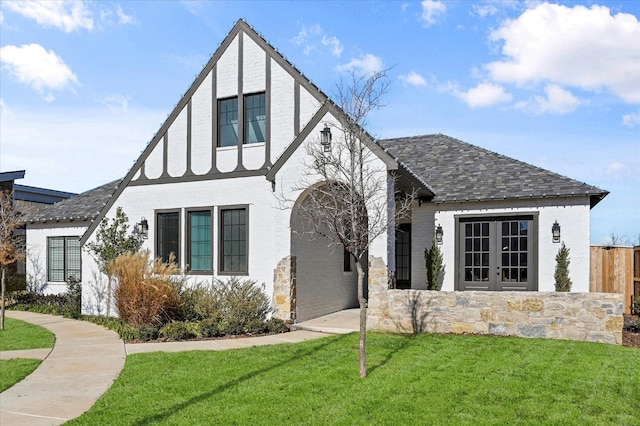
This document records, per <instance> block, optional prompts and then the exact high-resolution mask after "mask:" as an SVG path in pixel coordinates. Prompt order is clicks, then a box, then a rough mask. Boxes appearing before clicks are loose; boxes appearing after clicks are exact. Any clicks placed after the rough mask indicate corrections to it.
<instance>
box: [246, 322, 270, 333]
mask: <svg viewBox="0 0 640 426" xmlns="http://www.w3.org/2000/svg"><path fill="white" fill-rule="evenodd" d="M245 332H247V333H248V334H263V333H266V332H267V324H265V322H264V321H263V320H261V319H258V318H256V319H253V320H251V321H249V322H248V323H247V324H246V325H245Z"/></svg>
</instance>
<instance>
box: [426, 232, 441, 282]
mask: <svg viewBox="0 0 640 426" xmlns="http://www.w3.org/2000/svg"><path fill="white" fill-rule="evenodd" d="M424 263H425V266H426V267H427V290H436V291H440V288H442V274H443V273H444V266H443V265H442V251H441V250H440V247H439V246H438V244H437V243H436V240H435V238H434V239H433V242H432V243H431V248H430V249H428V248H427V249H424Z"/></svg>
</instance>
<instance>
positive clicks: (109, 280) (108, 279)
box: [107, 275, 111, 317]
mask: <svg viewBox="0 0 640 426" xmlns="http://www.w3.org/2000/svg"><path fill="white" fill-rule="evenodd" d="M110 316H111V275H107V317H110Z"/></svg>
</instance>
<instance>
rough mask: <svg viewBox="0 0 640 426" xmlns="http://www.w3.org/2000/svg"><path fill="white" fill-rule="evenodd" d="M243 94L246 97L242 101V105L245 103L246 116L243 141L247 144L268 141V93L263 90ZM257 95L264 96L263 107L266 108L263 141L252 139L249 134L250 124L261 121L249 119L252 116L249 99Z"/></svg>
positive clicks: (244, 115)
mask: <svg viewBox="0 0 640 426" xmlns="http://www.w3.org/2000/svg"><path fill="white" fill-rule="evenodd" d="M243 96H244V99H243V100H244V102H243V103H242V105H243V108H244V114H243V117H244V123H243V126H244V134H243V136H244V140H243V141H242V143H243V144H246V145H251V144H257V143H265V142H266V141H267V135H266V132H267V94H266V92H264V91H262V92H255V93H248V94H245V95H243ZM255 96H262V100H263V105H262V109H263V110H264V134H263V137H264V140H261V141H250V140H249V135H250V134H251V133H250V132H249V124H250V123H252V122H253V121H256V122H257V121H259V120H250V119H249V118H250V114H249V108H250V107H249V102H248V100H249V98H251V97H255Z"/></svg>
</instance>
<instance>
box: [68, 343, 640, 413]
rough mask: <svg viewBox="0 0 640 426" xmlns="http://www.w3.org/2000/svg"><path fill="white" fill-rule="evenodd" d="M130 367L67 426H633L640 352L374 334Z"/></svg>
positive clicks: (150, 359)
mask: <svg viewBox="0 0 640 426" xmlns="http://www.w3.org/2000/svg"><path fill="white" fill-rule="evenodd" d="M357 342H358V336H357V334H355V333H354V334H350V335H346V336H334V337H328V338H325V339H320V340H314V341H309V342H304V343H300V344H295V345H279V346H263V347H255V348H249V349H242V350H231V351H222V352H213V351H212V352H206V351H194V352H181V353H162V352H158V353H151V354H140V355H133V356H129V357H127V362H126V365H125V368H124V370H123V372H122V373H121V375H120V377H119V378H118V379H117V380H116V381H115V383H114V384H113V386H112V387H111V389H110V390H109V391H108V392H107V393H106V394H105V395H103V396H102V398H100V399H99V400H98V402H97V403H96V404H95V405H94V406H93V408H92V409H91V410H89V411H88V412H87V413H85V414H84V415H83V416H81V417H80V418H78V419H76V420H75V421H72V422H71V423H70V424H110V425H114V424H136V425H138V424H185V425H193V424H283V425H284V424H317V425H325V424H344V425H353V424H362V425H369V424H393V425H400V424H455V425H458V424H563V425H565V424H576V425H578V424H579V425H582V424H638V421H639V420H638V419H640V406H639V404H638V401H640V386H639V385H638V384H639V383H640V350H638V349H634V348H625V347H620V346H613V345H606V344H597V343H585V342H571V341H554V340H542V339H516V338H499V337H488V336H451V335H428V334H425V335H420V336H416V337H412V336H402V335H391V334H379V333H371V334H370V335H369V340H368V354H369V360H368V366H369V376H368V377H367V378H366V379H364V380H361V379H360V378H358V363H357V359H358V350H357V347H358V343H357Z"/></svg>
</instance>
